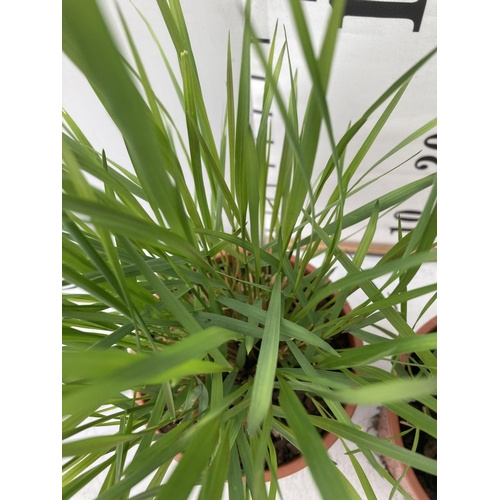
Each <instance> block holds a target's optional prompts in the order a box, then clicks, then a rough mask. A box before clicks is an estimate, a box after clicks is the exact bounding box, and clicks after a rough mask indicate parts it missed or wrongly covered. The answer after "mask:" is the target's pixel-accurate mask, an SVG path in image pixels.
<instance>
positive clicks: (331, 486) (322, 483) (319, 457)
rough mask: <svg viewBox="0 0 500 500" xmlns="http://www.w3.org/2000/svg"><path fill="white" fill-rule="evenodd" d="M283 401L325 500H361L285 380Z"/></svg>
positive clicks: (281, 388) (281, 400) (281, 385)
mask: <svg viewBox="0 0 500 500" xmlns="http://www.w3.org/2000/svg"><path fill="white" fill-rule="evenodd" d="M279 400H280V405H281V408H282V409H283V412H284V414H285V416H286V419H287V421H288V424H289V425H290V428H291V429H292V431H293V433H294V436H295V438H296V439H297V443H298V445H299V448H300V451H301V452H302V454H303V455H304V458H305V460H306V462H307V465H308V466H309V469H310V471H311V474H312V476H313V478H314V482H315V483H316V486H317V487H318V489H319V491H320V493H321V496H322V498H324V499H325V500H329V499H331V500H334V499H338V498H342V499H345V500H350V499H353V500H354V499H356V500H360V497H359V495H358V494H357V493H356V491H355V490H354V488H353V487H352V485H351V484H350V483H349V481H348V480H347V479H346V478H345V476H344V475H343V474H342V473H341V472H340V471H339V470H338V468H337V467H336V466H335V465H334V464H333V462H332V461H331V460H330V458H329V457H328V454H327V452H326V449H325V446H324V445H323V442H322V441H321V438H320V436H319V434H318V432H317V431H316V429H314V427H313V426H312V425H311V424H310V422H309V421H308V418H307V413H306V410H305V408H304V407H303V406H302V404H301V403H300V401H299V399H298V398H297V396H296V395H295V393H294V392H293V390H292V389H291V387H290V386H289V385H288V383H287V382H286V381H285V380H283V379H281V378H280V396H279Z"/></svg>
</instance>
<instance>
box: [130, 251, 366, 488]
mask: <svg viewBox="0 0 500 500" xmlns="http://www.w3.org/2000/svg"><path fill="white" fill-rule="evenodd" d="M229 257H230V261H231V260H232V258H231V256H229ZM218 260H220V256H218ZM290 262H291V264H292V266H294V265H295V259H294V258H293V257H292V259H291V260H290ZM314 271H315V268H314V266H312V265H311V264H308V265H307V266H306V270H305V274H306V275H307V274H311V273H312V272H314ZM350 312H351V307H350V306H349V304H348V303H347V302H346V303H345V304H344V306H343V307H342V310H341V313H340V314H341V316H345V315H347V314H348V313H350ZM349 345H350V347H360V346H362V345H363V341H362V340H360V339H358V338H356V337H354V336H352V335H349ZM142 396H143V394H141V393H138V397H139V398H141V397H142ZM137 403H138V404H139V405H143V404H144V403H145V401H144V400H143V399H138V400H137ZM343 406H344V409H345V412H346V413H347V415H348V416H349V418H351V417H352V416H353V414H354V411H355V409H356V405H354V404H345V405H343ZM156 433H157V434H163V432H162V431H161V430H157V431H156ZM337 439H338V437H337V436H336V435H335V434H330V433H327V434H325V435H324V437H323V444H324V446H325V448H326V449H327V450H328V449H329V448H330V447H331V446H332V445H333V444H334V443H335V441H337ZM181 458H182V453H179V454H178V455H177V456H176V457H175V460H177V461H180V459H181ZM305 467H307V463H306V461H305V459H304V457H303V456H302V455H301V456H299V457H298V458H296V459H294V460H292V461H291V462H288V463H286V464H284V465H281V466H279V467H278V471H277V478H278V479H282V478H284V477H287V476H290V475H292V474H295V473H296V472H298V471H300V470H302V469H304V468H305ZM264 477H265V480H266V482H269V481H271V472H270V471H268V470H266V471H265V472H264ZM243 480H245V478H243Z"/></svg>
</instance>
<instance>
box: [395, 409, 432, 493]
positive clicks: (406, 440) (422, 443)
mask: <svg viewBox="0 0 500 500" xmlns="http://www.w3.org/2000/svg"><path fill="white" fill-rule="evenodd" d="M408 404H409V405H410V406H413V407H414V408H415V409H417V410H419V411H422V405H421V404H420V403H418V402H412V403H408ZM426 411H427V412H429V414H430V415H431V416H432V417H433V418H437V415H436V413H435V412H433V411H432V410H429V409H426ZM399 423H400V426H401V431H404V430H405V428H406V426H405V421H404V420H403V419H401V418H400V419H399ZM402 439H403V444H404V446H405V448H407V449H408V450H411V449H412V446H413V442H414V440H415V430H411V431H410V432H408V434H405V435H404V436H402ZM416 451H417V453H420V454H422V455H425V456H426V457H429V458H432V459H435V460H437V439H436V438H434V437H432V436H429V434H427V433H426V432H423V431H420V434H419V438H418V445H417V449H416ZM413 470H414V471H415V475H416V476H417V479H418V480H419V482H420V484H421V485H422V488H424V490H425V492H426V493H427V495H429V498H430V500H437V477H436V476H433V475H432V474H428V473H427V472H422V471H420V470H418V469H415V468H414V469H413Z"/></svg>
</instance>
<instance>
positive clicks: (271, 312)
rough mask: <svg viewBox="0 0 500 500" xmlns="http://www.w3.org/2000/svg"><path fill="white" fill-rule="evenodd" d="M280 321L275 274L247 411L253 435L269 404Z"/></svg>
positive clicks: (278, 280)
mask: <svg viewBox="0 0 500 500" xmlns="http://www.w3.org/2000/svg"><path fill="white" fill-rule="evenodd" d="M280 321H281V278H280V275H279V274H278V275H277V276H276V279H275V282H274V286H273V291H272V294H271V301H270V303H269V309H268V311H267V318H266V322H265V326H264V334H263V338H262V345H261V348H260V355H259V360H258V363H257V371H256V374H255V382H254V390H253V391H252V401H251V403H250V409H249V411H248V422H247V425H248V432H249V434H250V435H253V436H255V435H256V434H257V430H258V429H259V428H260V425H261V423H262V422H263V420H264V418H265V416H266V415H267V412H268V410H269V406H270V405H271V394H272V391H273V385H274V379H275V376H276V361H277V358H278V345H279V336H280Z"/></svg>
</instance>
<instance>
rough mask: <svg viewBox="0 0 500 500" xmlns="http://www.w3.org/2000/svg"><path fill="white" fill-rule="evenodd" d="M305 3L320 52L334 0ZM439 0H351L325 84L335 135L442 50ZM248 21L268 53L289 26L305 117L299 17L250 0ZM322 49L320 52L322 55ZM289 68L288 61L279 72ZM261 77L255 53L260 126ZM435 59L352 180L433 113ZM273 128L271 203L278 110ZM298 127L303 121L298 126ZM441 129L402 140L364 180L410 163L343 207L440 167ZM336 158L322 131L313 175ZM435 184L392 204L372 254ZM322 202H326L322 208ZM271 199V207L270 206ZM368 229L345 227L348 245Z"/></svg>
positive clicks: (280, 5)
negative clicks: (404, 142) (430, 55)
mask: <svg viewBox="0 0 500 500" xmlns="http://www.w3.org/2000/svg"><path fill="white" fill-rule="evenodd" d="M302 6H303V8H304V11H305V14H306V17H307V20H308V24H309V28H310V33H311V36H312V42H313V45H314V48H315V49H316V50H317V51H318V52H319V47H320V46H321V43H322V40H323V35H324V30H325V28H326V24H327V20H328V18H329V15H330V12H331V5H330V1H328V0H303V1H302ZM436 9H437V7H436V0H416V1H413V2H408V1H392V0H385V1H374V0H347V2H346V7H345V14H344V19H343V22H342V28H341V29H340V32H339V40H338V45H337V47H336V51H335V59H334V66H333V70H332V75H331V78H330V83H329V87H328V96H327V102H328V106H329V109H330V113H331V116H332V122H333V128H334V136H335V139H336V140H337V141H338V140H339V139H340V137H342V135H343V133H344V132H345V131H346V129H347V127H348V125H349V123H350V122H351V123H354V122H356V121H357V120H358V119H359V118H360V117H361V116H362V114H363V112H364V111H365V110H366V109H368V108H369V107H370V106H371V104H372V103H373V102H375V100H376V99H377V98H378V97H379V96H380V95H381V94H382V93H383V92H384V91H385V90H386V89H387V88H388V87H390V85H391V84H393V83H394V82H395V81H396V80H397V79H398V78H399V77H400V76H401V75H403V74H404V73H405V72H406V71H407V70H408V69H410V68H411V67H412V66H413V65H414V64H415V63H417V62H418V60H419V59H421V58H422V57H423V56H425V55H426V54H428V53H429V52H430V51H431V50H432V49H434V48H435V47H436ZM252 21H253V25H254V27H255V30H256V35H257V37H258V39H257V40H255V41H254V43H259V44H260V45H261V47H262V48H263V49H264V51H266V50H268V49H269V46H270V42H271V39H272V36H273V33H274V29H275V25H276V22H278V34H277V42H276V43H277V49H276V51H278V50H279V49H280V47H281V46H282V44H283V42H284V40H285V35H284V28H285V29H286V36H287V40H288V45H289V50H290V54H291V61H292V65H293V68H292V70H293V72H295V71H297V72H298V106H299V119H300V117H301V116H303V113H304V109H305V105H306V102H307V99H308V96H309V92H310V89H311V82H310V79H309V77H308V70H307V66H306V63H305V60H304V58H303V54H302V51H301V49H300V46H299V45H298V43H297V40H298V37H297V34H296V32H295V27H294V21H293V17H292V14H291V10H290V7H289V3H288V1H287V0H254V1H253V2H252ZM318 52H317V54H318ZM287 73H288V68H286V67H285V66H284V69H282V75H283V74H285V75H286V74H287ZM264 74H265V72H264V69H263V67H262V66H261V64H260V60H259V58H258V57H257V55H256V52H255V51H254V54H253V57H252V96H253V110H254V111H253V118H254V124H255V125H256V126H257V125H258V123H259V120H260V117H261V115H260V111H261V108H262V96H263V89H264V81H263V78H262V77H263V75H264ZM287 81H288V79H287V78H286V77H284V78H281V81H280V86H281V85H282V90H283V95H284V96H287V95H288V92H289V90H290V85H289V84H288V86H287ZM436 92H437V83H436V57H433V58H432V59H430V60H429V61H428V62H427V63H426V65H424V66H423V67H422V68H421V69H420V70H419V72H418V73H417V74H416V75H415V77H414V78H413V80H412V81H411V83H410V85H409V86H408V88H407V90H406V92H405V94H404V96H403V98H402V99H401V101H400V102H399V104H398V106H397V107H396V109H395V110H394V112H393V113H392V115H391V117H390V118H389V120H388V122H387V123H386V125H385V127H384V129H383V130H382V132H381V133H380V135H379V136H378V138H377V140H376V142H375V143H374V145H373V146H372V149H371V151H370V152H369V153H368V154H367V156H366V157H365V158H364V160H363V162H362V164H361V167H360V169H359V173H358V174H357V175H356V176H355V177H354V178H353V179H352V181H351V185H352V184H353V183H355V182H356V181H357V180H358V179H359V178H360V177H361V176H362V175H363V174H365V173H366V172H367V170H368V169H369V168H370V167H371V166H372V165H373V164H374V163H376V162H377V161H378V160H379V159H380V158H382V157H383V156H384V155H385V154H386V153H387V152H389V151H390V150H391V149H392V148H393V147H394V146H396V145H397V144H398V143H399V142H401V141H402V140H403V139H405V138H406V137H407V136H408V135H410V134H411V133H412V132H414V131H415V130H417V129H418V128H420V127H421V126H423V125H424V124H425V123H427V122H429V121H430V120H431V119H433V118H435V117H436ZM388 102H389V100H388V101H386V103H384V105H382V106H381V108H380V110H378V111H377V112H376V113H374V114H373V115H372V117H371V118H370V119H369V120H368V122H367V123H366V124H365V125H364V126H363V127H362V129H361V130H360V132H359V133H358V134H357V135H356V137H355V138H354V139H353V140H352V141H351V145H350V146H348V148H347V152H346V159H345V167H344V168H346V167H347V165H348V164H349V162H350V161H351V160H352V158H353V156H354V152H355V151H357V150H358V149H359V147H360V146H361V144H362V143H363V141H364V140H365V139H366V136H367V135H368V133H369V131H370V130H371V129H372V127H373V125H374V124H375V122H376V120H377V119H378V118H379V116H380V115H381V113H382V111H383V109H385V106H386V105H387V104H388ZM269 120H270V126H271V128H272V138H271V139H272V143H271V146H270V161H269V163H270V167H271V168H270V169H269V180H268V190H267V196H268V199H269V202H270V203H272V200H273V194H274V190H275V185H276V181H277V177H278V172H277V167H278V165H279V158H280V154H281V147H282V143H283V137H284V135H285V130H284V125H283V123H282V120H281V119H280V114H279V111H278V109H277V106H276V105H275V107H274V108H273V109H272V115H271V116H270V117H269ZM299 126H300V124H299ZM436 153H437V132H436V130H435V129H434V130H431V131H429V132H428V133H426V134H425V135H424V136H422V137H421V138H420V139H419V140H417V141H414V142H413V143H412V144H410V145H408V146H406V147H405V148H403V149H402V150H401V151H399V152H398V153H397V154H395V155H394V156H392V157H391V158H390V159H388V160H386V161H385V162H383V163H382V164H380V165H379V166H378V167H377V168H376V169H375V170H374V171H373V172H372V173H368V174H367V175H366V177H365V180H364V182H367V181H370V180H373V179H375V178H376V177H378V176H379V175H380V174H381V173H383V172H387V171H389V170H391V169H393V168H394V167H396V166H397V165H399V164H401V163H403V162H405V160H407V159H408V158H410V157H412V156H413V155H416V156H414V157H413V158H412V159H410V160H409V161H407V162H406V163H404V164H403V165H402V166H400V167H399V168H397V169H395V170H394V171H393V172H391V173H390V174H388V175H387V176H384V177H383V178H382V179H380V180H378V181H377V182H375V183H373V184H371V185H370V186H369V187H368V188H367V189H366V190H363V191H362V192H361V193H360V194H359V195H358V196H356V195H354V196H352V197H350V198H348V199H347V200H346V205H345V213H349V212H350V211H352V210H354V209H355V208H358V207H359V206H361V205H364V204H365V203H367V202H369V201H371V200H373V199H376V198H377V197H378V196H382V195H383V194H385V193H387V192H389V191H391V190H393V189H396V188H397V187H399V186H402V185H404V184H407V183H408V182H411V181H414V180H417V179H420V178H422V177H424V176H427V175H428V174H430V173H433V172H436V167H437V154H436ZM330 154H331V150H330V147H329V142H328V139H327V136H326V134H323V135H322V136H321V137H320V143H319V147H318V153H317V158H316V163H315V166H314V169H315V170H314V173H315V175H317V174H318V173H319V172H320V171H321V169H322V168H323V167H324V165H325V164H326V162H327V161H328V158H329V156H330ZM336 184H337V179H336V176H335V175H334V176H332V177H331V178H330V180H329V185H328V186H327V189H325V190H324V191H323V195H322V198H320V200H319V204H320V206H323V207H324V206H326V202H327V199H328V197H329V196H330V194H331V192H332V190H333V189H334V188H335V186H336ZM428 191H429V190H425V191H423V192H421V193H419V194H418V195H416V196H414V197H413V198H412V199H410V200H408V201H407V202H405V203H403V204H401V205H400V206H399V207H397V208H396V209H394V210H392V211H390V212H389V213H387V214H386V215H384V216H383V217H382V218H381V219H380V221H379V223H378V226H377V231H376V233H375V236H374V240H373V241H374V244H373V245H372V248H371V251H372V253H384V252H385V251H386V250H387V249H388V248H390V247H391V246H392V245H393V244H394V243H396V241H397V227H398V218H399V217H400V218H401V221H402V228H403V231H404V232H406V231H409V230H411V229H412V228H413V227H415V224H416V221H417V220H418V217H419V215H420V214H421V211H422V208H423V206H424V204H425V201H426V198H427V195H428ZM322 203H323V205H321V204H322ZM270 206H271V205H270V204H269V208H270ZM362 227H363V225H362V224H361V225H358V226H354V227H353V228H349V229H348V230H346V231H345V232H344V233H343V238H346V241H345V242H344V245H343V246H344V248H347V249H352V248H355V247H356V244H357V242H359V239H360V238H361V235H360V234H356V232H357V231H358V230H359V229H362Z"/></svg>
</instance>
